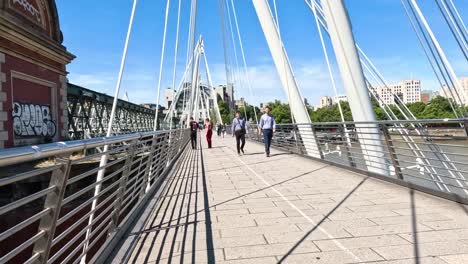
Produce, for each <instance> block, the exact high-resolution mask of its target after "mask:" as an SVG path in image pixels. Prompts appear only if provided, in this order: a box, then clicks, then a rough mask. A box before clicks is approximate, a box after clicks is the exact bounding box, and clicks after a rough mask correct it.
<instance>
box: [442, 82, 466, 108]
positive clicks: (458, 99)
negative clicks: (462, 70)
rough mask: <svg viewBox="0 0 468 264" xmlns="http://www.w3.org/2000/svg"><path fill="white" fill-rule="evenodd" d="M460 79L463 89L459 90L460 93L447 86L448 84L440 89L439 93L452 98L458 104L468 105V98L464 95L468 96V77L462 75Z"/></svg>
mask: <svg viewBox="0 0 468 264" xmlns="http://www.w3.org/2000/svg"><path fill="white" fill-rule="evenodd" d="M458 81H459V82H460V85H461V89H462V90H463V91H458V95H457V92H456V91H455V90H453V89H451V88H449V87H447V86H446V85H444V86H443V87H442V88H441V89H440V92H439V93H440V95H441V96H443V97H445V98H452V99H453V100H454V101H455V102H457V103H458V104H463V105H468V98H467V97H465V96H464V95H463V93H464V94H466V95H467V96H468V77H461V78H459V79H458Z"/></svg>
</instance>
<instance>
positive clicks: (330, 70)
mask: <svg viewBox="0 0 468 264" xmlns="http://www.w3.org/2000/svg"><path fill="white" fill-rule="evenodd" d="M312 12H313V13H314V17H315V23H316V24H317V31H318V33H319V37H320V42H321V44H322V49H323V53H324V56H325V61H326V63H327V68H328V74H329V75H330V81H331V85H332V87H333V91H334V92H335V99H337V98H338V91H337V88H336V84H335V78H334V76H333V71H332V68H331V64H330V59H329V57H328V51H327V46H326V45H325V40H324V39H323V34H322V29H321V27H320V23H319V21H318V15H317V10H316V8H315V6H314V7H313V8H312ZM337 103H338V109H339V111H340V116H341V121H342V122H345V121H346V120H345V118H344V114H343V109H342V108H341V103H340V101H338V102H337Z"/></svg>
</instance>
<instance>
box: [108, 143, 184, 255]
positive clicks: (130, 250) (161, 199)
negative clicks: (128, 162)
mask: <svg viewBox="0 0 468 264" xmlns="http://www.w3.org/2000/svg"><path fill="white" fill-rule="evenodd" d="M189 153H190V151H189V150H188V149H185V150H184V151H183V153H182V155H181V157H180V159H179V161H177V163H176V165H175V168H178V166H177V165H178V164H180V163H182V162H183V161H184V160H185V158H186V157H187V156H188V154H189ZM177 170H178V169H172V171H177ZM168 175H172V173H168ZM165 181H166V183H163V184H162V185H161V188H162V189H161V191H160V196H159V198H157V199H158V201H157V202H155V203H154V204H153V206H152V207H151V209H152V210H153V209H156V208H157V212H159V210H160V209H161V207H160V205H161V203H163V202H164V200H166V199H167V198H168V197H170V196H167V194H168V193H169V192H170V190H171V187H172V185H173V184H174V181H175V177H170V176H168V177H167V179H166V180H165ZM152 216H154V214H152V213H148V214H147V216H146V219H144V220H143V223H145V224H142V226H141V229H140V231H138V232H133V233H129V234H128V235H127V237H130V236H133V239H132V241H131V242H130V245H129V247H128V248H127V250H126V251H125V253H124V254H123V256H122V258H121V259H120V261H121V263H129V262H130V259H131V257H132V253H133V252H135V249H136V246H137V243H138V242H139V238H141V237H140V235H141V234H143V233H146V234H145V237H144V238H143V241H144V240H146V238H147V235H148V232H145V230H144V229H143V228H145V226H146V223H147V222H148V221H149V220H150V218H151V217H152ZM154 221H155V219H153V220H152V224H153V223H154ZM135 224H136V222H135ZM124 242H125V239H123V240H122V244H121V245H120V246H118V248H120V247H121V246H122V245H123V243H124ZM141 250H142V244H141V245H140V247H139V248H138V250H137V254H136V256H138V255H139V254H140V253H141ZM114 257H115V256H114ZM110 259H113V258H112V257H111V258H110ZM110 259H109V260H110ZM106 263H110V262H109V261H106Z"/></svg>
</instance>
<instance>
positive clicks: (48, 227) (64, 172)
mask: <svg viewBox="0 0 468 264" xmlns="http://www.w3.org/2000/svg"><path fill="white" fill-rule="evenodd" d="M56 163H58V164H59V165H60V168H58V169H56V170H54V171H53V172H52V175H51V177H50V183H49V186H55V191H54V192H51V193H49V194H48V195H47V196H46V198H45V202H44V208H50V209H51V211H50V213H49V214H47V215H45V216H43V217H42V218H41V221H40V223H39V230H41V231H42V230H44V231H45V235H44V236H43V237H42V238H41V239H39V240H37V241H36V243H34V247H33V254H35V253H39V254H40V258H39V259H38V260H37V263H47V260H48V259H49V254H50V249H51V248H52V240H53V239H54V235H55V230H56V227H57V219H58V217H59V214H60V209H61V207H62V201H63V196H64V194H65V189H66V188H67V181H68V176H69V174H70V167H71V160H70V157H69V156H68V154H67V155H63V156H59V157H57V158H56Z"/></svg>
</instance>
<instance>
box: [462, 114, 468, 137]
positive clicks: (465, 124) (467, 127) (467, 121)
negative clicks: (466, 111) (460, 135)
mask: <svg viewBox="0 0 468 264" xmlns="http://www.w3.org/2000/svg"><path fill="white" fill-rule="evenodd" d="M463 126H464V127H465V135H466V136H467V137H468V119H466V118H465V122H463Z"/></svg>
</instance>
